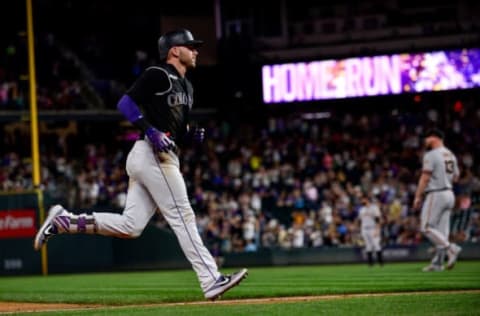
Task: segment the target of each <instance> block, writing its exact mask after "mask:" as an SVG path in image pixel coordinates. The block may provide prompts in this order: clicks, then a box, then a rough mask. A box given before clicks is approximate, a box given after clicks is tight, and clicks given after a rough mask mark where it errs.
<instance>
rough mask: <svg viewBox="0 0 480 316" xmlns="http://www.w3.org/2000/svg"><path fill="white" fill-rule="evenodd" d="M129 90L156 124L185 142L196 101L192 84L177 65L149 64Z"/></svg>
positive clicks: (134, 99)
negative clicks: (177, 68) (183, 76)
mask: <svg viewBox="0 0 480 316" xmlns="http://www.w3.org/2000/svg"><path fill="white" fill-rule="evenodd" d="M127 94H128V95H129V96H130V98H132V99H133V101H135V103H137V104H138V106H139V107H140V108H141V109H142V113H143V116H144V118H145V119H146V120H147V121H148V122H149V123H150V124H151V125H152V126H153V127H155V128H157V129H158V130H160V131H162V132H165V133H167V132H168V133H170V138H171V139H172V140H174V141H175V143H176V144H177V145H181V144H182V142H183V140H184V137H185V134H186V133H187V124H188V119H189V113H190V110H191V108H192V105H193V87H192V84H191V83H190V81H188V79H187V78H182V77H181V76H180V74H179V73H178V71H177V70H176V69H175V67H174V66H172V65H170V64H163V65H160V66H153V67H149V68H147V69H146V70H145V71H144V72H143V74H142V75H141V76H140V77H139V78H138V79H137V81H136V82H135V83H134V84H133V85H132V87H131V88H130V89H129V90H128V91H127Z"/></svg>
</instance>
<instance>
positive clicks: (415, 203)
mask: <svg viewBox="0 0 480 316" xmlns="http://www.w3.org/2000/svg"><path fill="white" fill-rule="evenodd" d="M421 205H422V199H421V198H419V197H415V199H414V200H413V209H414V210H418V209H420V206H421Z"/></svg>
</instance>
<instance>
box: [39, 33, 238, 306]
mask: <svg viewBox="0 0 480 316" xmlns="http://www.w3.org/2000/svg"><path fill="white" fill-rule="evenodd" d="M202 44H203V41H200V40H196V39H194V38H193V35H192V33H191V32H190V31H188V30H185V29H180V30H176V31H172V32H169V33H166V34H164V35H163V36H161V37H160V39H159V40H158V46H159V53H160V59H161V61H162V63H161V64H160V65H159V66H154V67H149V68H147V69H146V70H145V71H144V72H143V73H142V74H141V76H140V77H139V78H138V79H137V80H136V82H135V83H134V84H133V85H132V86H131V87H130V89H129V90H128V91H127V92H126V94H125V95H124V96H123V97H122V98H121V99H120V101H119V102H118V105H117V107H118V109H119V110H120V112H121V113H122V114H123V115H124V116H125V118H126V119H127V120H129V121H130V122H131V123H132V124H134V125H135V126H136V127H138V128H139V129H141V131H142V132H143V134H144V137H143V139H141V140H137V141H136V142H135V144H134V146H133V148H132V149H131V151H130V152H129V154H128V157H127V162H126V170H127V173H128V175H129V177H130V183H129V188H128V194H127V201H126V205H125V209H124V211H123V213H122V214H115V213H104V212H101V213H97V212H94V213H93V214H88V215H87V214H79V215H74V214H72V213H70V212H68V211H67V210H65V209H64V208H63V207H62V206H60V205H55V206H53V207H52V208H51V209H50V210H49V213H48V216H47V218H46V220H45V222H44V223H43V225H42V227H41V228H40V230H39V231H38V233H37V235H36V237H35V242H34V248H35V249H36V250H38V249H40V248H41V247H42V245H44V244H45V243H46V241H47V239H48V238H49V237H51V236H54V235H56V234H62V233H70V234H75V233H87V234H100V235H105V236H114V237H120V238H135V237H138V236H139V235H140V234H141V233H142V231H143V229H144V228H145V226H146V225H147V223H148V221H149V220H150V218H151V217H152V216H153V215H154V213H155V212H156V211H160V212H161V213H162V214H163V216H164V217H165V219H166V220H167V222H168V224H169V225H170V227H171V228H172V229H173V231H174V232H175V235H176V236H177V239H178V241H179V243H180V246H181V248H182V250H183V252H184V254H185V256H186V257H187V259H188V260H189V261H190V263H191V264H192V267H193V269H194V270H195V272H196V274H197V277H198V280H199V282H200V286H201V288H202V290H203V293H204V295H205V298H207V299H210V300H215V299H217V298H218V297H219V296H220V295H222V294H223V293H225V292H226V291H227V290H229V289H230V288H232V287H234V286H236V285H238V284H239V283H240V282H241V281H242V280H243V279H244V278H245V277H246V276H247V269H242V270H240V271H238V272H236V273H233V274H231V275H222V274H221V273H220V272H219V271H218V267H217V265H216V263H215V260H214V259H213V257H212V255H211V254H210V252H209V251H208V250H207V248H206V247H205V246H204V244H203V242H202V240H201V238H200V235H199V233H198V230H197V226H196V220H195V214H194V212H193V209H192V207H191V205H190V202H189V199H188V196H187V189H186V185H185V181H184V179H183V176H182V174H181V173H180V168H179V158H178V154H179V147H180V146H181V145H182V142H183V140H184V138H185V137H186V136H187V135H192V136H193V137H194V138H195V139H196V140H198V141H202V140H203V138H204V130H203V129H201V128H197V129H195V130H194V131H189V130H188V116H189V112H190V110H191V108H192V104H193V87H192V85H191V83H190V82H189V80H188V79H187V78H186V77H185V74H186V72H187V70H188V69H190V68H194V67H195V66H196V58H197V55H198V51H197V48H198V47H199V46H201V45H202Z"/></svg>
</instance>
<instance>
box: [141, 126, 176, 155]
mask: <svg viewBox="0 0 480 316" xmlns="http://www.w3.org/2000/svg"><path fill="white" fill-rule="evenodd" d="M145 134H146V135H147V137H148V139H149V140H150V143H151V144H152V146H153V148H154V149H155V150H158V151H161V152H168V151H169V150H171V149H172V148H174V147H175V143H174V142H173V141H172V140H171V139H170V138H169V137H168V135H167V134H165V133H163V132H161V131H159V130H158V129H156V128H155V127H149V128H148V129H147V130H146V131H145Z"/></svg>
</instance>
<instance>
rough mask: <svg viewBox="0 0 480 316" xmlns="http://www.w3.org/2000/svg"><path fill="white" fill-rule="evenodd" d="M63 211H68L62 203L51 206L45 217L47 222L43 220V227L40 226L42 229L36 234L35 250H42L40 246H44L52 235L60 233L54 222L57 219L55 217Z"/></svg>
mask: <svg viewBox="0 0 480 316" xmlns="http://www.w3.org/2000/svg"><path fill="white" fill-rule="evenodd" d="M63 212H66V211H65V209H64V208H63V207H61V206H60V205H54V206H53V207H51V208H50V210H49V211H48V216H47V218H46V219H45V222H43V225H42V227H40V229H39V230H38V232H37V235H36V236H35V241H34V243H33V248H34V249H35V250H40V248H42V246H43V245H44V244H45V243H46V242H47V240H48V239H49V238H50V237H52V236H53V235H56V234H58V229H57V227H56V226H55V225H54V224H53V220H54V219H55V217H57V216H58V215H60V214H62V213H63Z"/></svg>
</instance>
